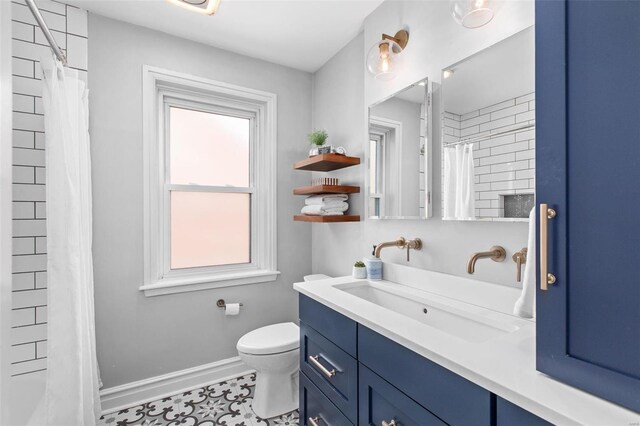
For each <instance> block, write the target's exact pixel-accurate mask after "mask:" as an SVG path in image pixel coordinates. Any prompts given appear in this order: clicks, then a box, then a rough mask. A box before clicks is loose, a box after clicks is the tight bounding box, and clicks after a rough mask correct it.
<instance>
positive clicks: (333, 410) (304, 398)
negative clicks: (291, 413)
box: [300, 373, 353, 426]
mask: <svg viewBox="0 0 640 426" xmlns="http://www.w3.org/2000/svg"><path fill="white" fill-rule="evenodd" d="M314 423H315V424H314ZM300 425H303V426H327V425H331V426H353V425H352V424H351V422H350V421H349V420H348V419H347V418H346V417H345V416H344V414H342V412H340V410H338V408H337V407H336V406H335V405H333V403H332V402H331V400H329V398H327V397H326V396H325V395H324V394H323V393H322V392H321V391H320V389H318V387H317V386H316V385H314V384H313V383H312V382H311V380H309V379H308V378H307V376H306V375H305V374H304V373H303V374H300Z"/></svg>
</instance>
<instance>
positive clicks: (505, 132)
mask: <svg viewBox="0 0 640 426" xmlns="http://www.w3.org/2000/svg"><path fill="white" fill-rule="evenodd" d="M532 127H536V125H535V124H528V125H526V126H522V127H516V128H515V129H510V130H504V131H502V132H498V133H491V134H489V135H484V136H478V137H475V138H470V139H464V140H460V141H458V142H450V143H445V144H442V145H443V146H454V145H461V144H464V143H476V142H482V141H486V140H488V139H491V138H495V137H496V136H502V135H510V134H512V133H517V132H519V131H521V130H526V129H531V128H532Z"/></svg>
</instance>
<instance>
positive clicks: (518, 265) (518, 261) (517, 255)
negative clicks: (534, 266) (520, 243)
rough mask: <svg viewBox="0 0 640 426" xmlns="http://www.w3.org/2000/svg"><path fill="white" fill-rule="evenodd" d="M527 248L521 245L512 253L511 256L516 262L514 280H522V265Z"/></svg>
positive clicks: (525, 260) (525, 261)
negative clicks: (518, 249) (519, 248)
mask: <svg viewBox="0 0 640 426" xmlns="http://www.w3.org/2000/svg"><path fill="white" fill-rule="evenodd" d="M527 251H528V250H527V248H526V247H523V248H522V249H521V250H520V251H517V252H515V253H513V256H511V258H512V259H513V261H514V262H516V281H517V282H521V281H522V265H524V264H525V263H527Z"/></svg>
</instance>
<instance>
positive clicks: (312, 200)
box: [304, 194, 349, 206]
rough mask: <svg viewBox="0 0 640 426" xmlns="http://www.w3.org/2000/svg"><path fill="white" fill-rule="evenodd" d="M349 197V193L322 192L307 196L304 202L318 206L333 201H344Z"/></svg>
mask: <svg viewBox="0 0 640 426" xmlns="http://www.w3.org/2000/svg"><path fill="white" fill-rule="evenodd" d="M348 199H349V196H348V195H347V194H320V195H313V196H311V197H307V199H306V200H304V203H305V204H306V205H307V206H318V205H324V204H331V203H342V202H345V201H347V200H348Z"/></svg>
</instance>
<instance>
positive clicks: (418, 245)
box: [404, 238, 422, 262]
mask: <svg viewBox="0 0 640 426" xmlns="http://www.w3.org/2000/svg"><path fill="white" fill-rule="evenodd" d="M404 248H406V249H407V262H409V250H420V249H422V240H421V239H420V238H414V239H413V240H408V241H406V242H405V243H404Z"/></svg>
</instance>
